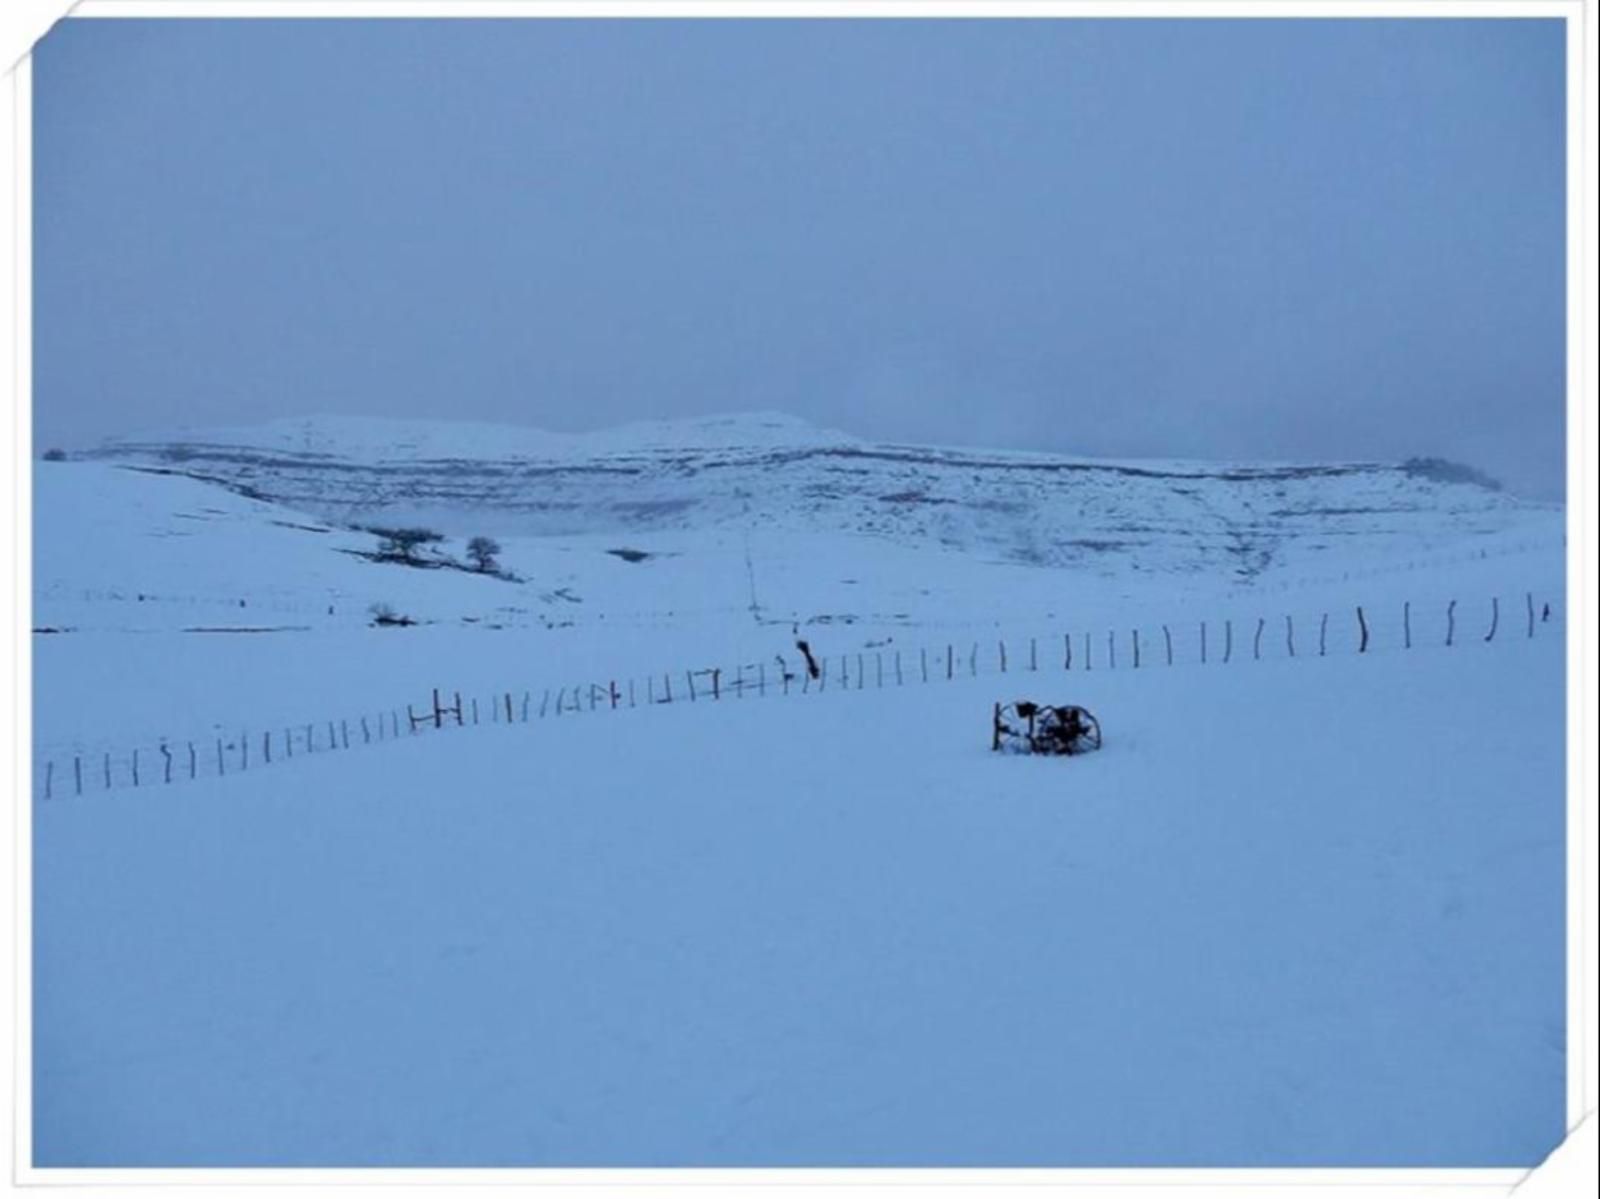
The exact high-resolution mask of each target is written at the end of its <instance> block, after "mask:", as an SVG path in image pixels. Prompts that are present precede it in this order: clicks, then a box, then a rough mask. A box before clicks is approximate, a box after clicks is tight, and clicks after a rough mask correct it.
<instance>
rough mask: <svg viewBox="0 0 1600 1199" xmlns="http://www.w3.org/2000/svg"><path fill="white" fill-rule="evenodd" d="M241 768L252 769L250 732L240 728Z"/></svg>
mask: <svg viewBox="0 0 1600 1199" xmlns="http://www.w3.org/2000/svg"><path fill="white" fill-rule="evenodd" d="M239 769H240V770H249V769H250V734H249V733H248V732H246V731H245V730H244V729H240V730H239Z"/></svg>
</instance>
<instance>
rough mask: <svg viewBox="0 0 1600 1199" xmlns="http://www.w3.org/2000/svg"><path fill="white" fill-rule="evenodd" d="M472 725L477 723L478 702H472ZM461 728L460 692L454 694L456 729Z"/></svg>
mask: <svg viewBox="0 0 1600 1199" xmlns="http://www.w3.org/2000/svg"><path fill="white" fill-rule="evenodd" d="M472 723H473V724H477V723H478V701H477V700H473V701H472ZM460 727H461V692H459V691H457V692H456V728H460Z"/></svg>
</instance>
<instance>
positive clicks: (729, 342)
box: [33, 19, 1566, 497]
mask: <svg viewBox="0 0 1600 1199" xmlns="http://www.w3.org/2000/svg"><path fill="white" fill-rule="evenodd" d="M34 63H35V67H34V85H35V100H34V111H35V126H34V151H33V152H34V180H35V183H34V187H35V193H34V194H35V207H34V227H35V249H34V277H35V292H34V300H35V303H34V322H35V359H34V371H35V405H36V409H35V421H36V440H37V441H38V442H39V444H40V445H41V446H44V445H55V444H65V445H69V446H72V445H81V444H85V443H88V442H92V441H94V440H97V439H98V438H99V437H100V436H102V435H106V434H116V433H123V432H129V431H136V430H140V429H149V428H161V427H169V426H172V425H175V424H204V423H217V424H222V423H228V424H236V423H245V422H251V421H255V420H263V419H268V418H271V417H276V416H284V415H301V414H305V413H315V412H338V413H351V414H370V415H391V416H402V417H403V416H424V415H426V416H433V417H460V418H476V419H485V420H496V421H510V422H515V423H525V424H533V425H540V426H543V427H546V428H553V429H584V428H593V427H598V426H602V425H607V424H612V423H616V422H619V421H623V420H628V419H634V418H641V417H671V416H678V415H695V414H701V413H706V412H719V411H736V410H741V409H757V408H760V409H782V410H785V411H789V412H792V413H794V414H796V415H798V416H802V417H805V418H807V419H810V420H813V421H816V422H818V423H821V424H829V425H834V426H837V427H840V428H844V429H848V430H851V431H853V432H857V433H860V434H863V435H866V436H872V437H883V438H891V439H898V440H923V441H935V442H945V443H966V444H986V445H1014V446H1025V447H1035V448H1042V449H1052V450H1061V451H1068V452H1075V453H1087V454H1115V455H1140V456H1182V457H1203V458H1211V457H1224V458H1234V459H1253V458H1271V459H1313V460H1314V459H1331V458H1339V459H1347V458H1362V459H1374V458H1375V459H1394V458H1400V457H1405V456H1408V455H1412V454H1438V455H1443V456H1446V457H1452V458H1458V459H1461V460H1463V461H1466V462H1469V463H1472V464H1475V465H1478V466H1481V467H1483V468H1485V469H1487V470H1489V471H1490V472H1491V473H1494V474H1497V475H1499V476H1500V477H1502V478H1503V479H1505V480H1506V482H1507V483H1508V484H1509V485H1510V486H1512V487H1513V489H1515V490H1517V491H1521V492H1524V493H1526V494H1531V495H1539V496H1547V497H1548V496H1559V495H1560V494H1562V491H1563V486H1562V479H1561V475H1562V471H1563V464H1564V452H1565V451H1564V425H1565V399H1564V387H1565V380H1564V377H1565V320H1564V306H1565V286H1566V283H1565V269H1566V252H1565V217H1564V204H1565V144H1566V143H1565V129H1564V117H1565V84H1564V69H1565V68H1564V44H1563V29H1562V26H1561V25H1560V23H1559V22H1554V21H1535V20H1484V21H1456V20H1415V21H1397V20H1369V19H1363V20H1331V21H1325V20H1315V21H1312V20H1281V21H1239V20H1196V21H1167V20H1159V21H1148V20H1127V21H1085V20H1030V21H999V20H993V21H991V20H984V21H910V20H894V21H865V20H847V21H755V20H737V21H691V22H685V21H675V20H650V21H570V20H562V21H555V20H527V21H515V20H499V21H478V20H444V21H411V20H369V21H355V20H301V21H288V20H209V21H208V20H165V21H155V20H69V21H66V22H63V23H62V24H60V25H58V26H57V27H56V28H55V29H54V30H53V31H52V32H51V33H50V34H49V35H48V36H47V37H46V38H45V39H44V41H43V42H42V43H41V44H40V45H39V47H38V49H37V50H36V52H35V56H34Z"/></svg>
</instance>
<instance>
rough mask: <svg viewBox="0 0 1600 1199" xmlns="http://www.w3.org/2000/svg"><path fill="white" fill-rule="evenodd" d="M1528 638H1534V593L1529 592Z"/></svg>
mask: <svg viewBox="0 0 1600 1199" xmlns="http://www.w3.org/2000/svg"><path fill="white" fill-rule="evenodd" d="M1528 636H1530V637H1532V636H1533V592H1531V591H1530V592H1528Z"/></svg>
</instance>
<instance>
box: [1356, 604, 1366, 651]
mask: <svg viewBox="0 0 1600 1199" xmlns="http://www.w3.org/2000/svg"><path fill="white" fill-rule="evenodd" d="M1356 621H1357V622H1358V623H1359V624H1360V625H1361V648H1360V649H1358V650H1356V652H1357V653H1358V654H1364V653H1366V652H1367V614H1366V613H1365V612H1364V611H1362V609H1361V605H1360V604H1357V605H1356Z"/></svg>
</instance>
